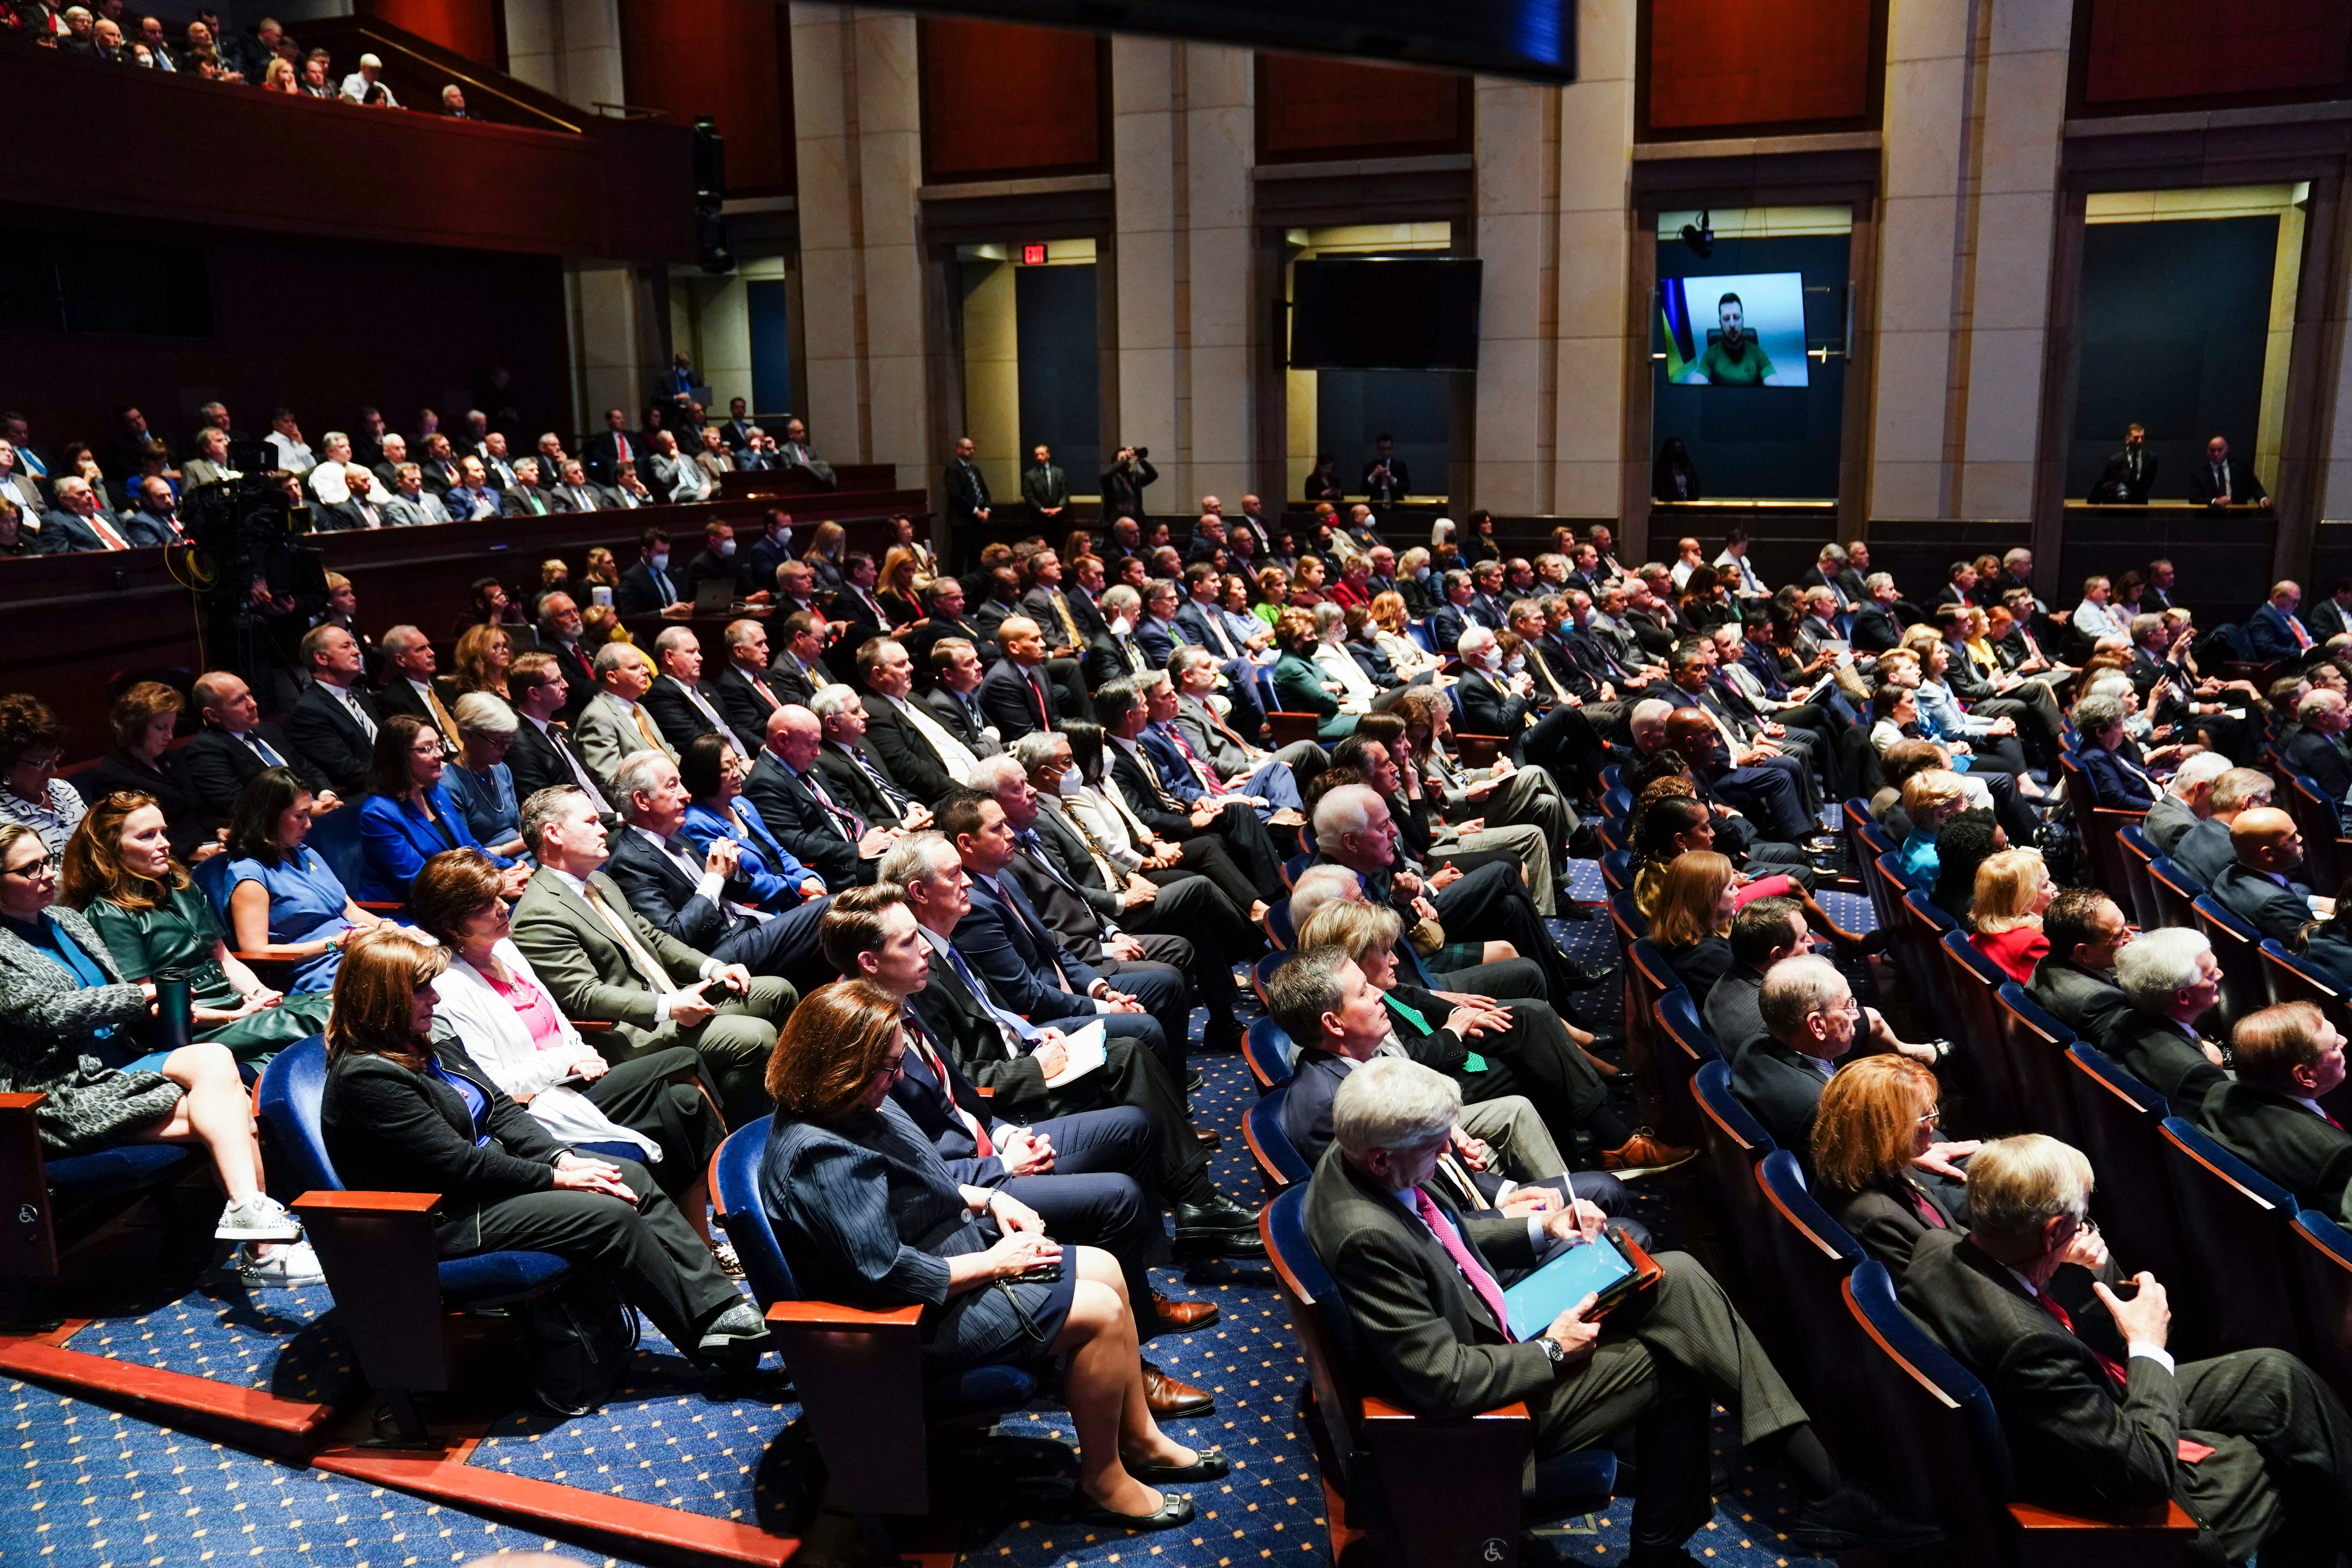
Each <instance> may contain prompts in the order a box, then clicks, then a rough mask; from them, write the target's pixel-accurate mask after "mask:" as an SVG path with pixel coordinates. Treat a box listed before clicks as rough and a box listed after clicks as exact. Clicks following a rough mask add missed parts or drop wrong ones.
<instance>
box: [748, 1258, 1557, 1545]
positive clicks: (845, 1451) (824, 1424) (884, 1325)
mask: <svg viewBox="0 0 2352 1568" xmlns="http://www.w3.org/2000/svg"><path fill="white" fill-rule="evenodd" d="M922 1315H923V1310H922V1308H921V1307H919V1306H912V1307H893V1308H890V1309H888V1310H873V1309H870V1308H865V1307H851V1306H845V1305H843V1304H842V1303H840V1302H837V1301H806V1300H803V1301H777V1302H775V1303H773V1304H772V1305H771V1306H770V1307H769V1308H768V1325H769V1327H770V1328H771V1329H772V1331H774V1334H775V1340H776V1350H777V1352H779V1353H780V1354H782V1357H783V1359H784V1364H785V1365H786V1366H789V1367H791V1368H792V1369H793V1386H794V1388H795V1390H796V1391H797V1392H798V1394H800V1399H801V1408H802V1409H803V1410H804V1411H805V1412H807V1414H808V1419H809V1426H810V1427H811V1428H812V1429H813V1431H814V1434H815V1436H816V1442H817V1452H818V1453H819V1454H820V1455H822V1456H823V1457H824V1462H825V1469H826V1471H827V1473H828V1474H829V1475H831V1476H832V1478H833V1480H834V1484H835V1485H836V1486H838V1487H840V1488H841V1489H842V1491H843V1494H844V1501H845V1502H846V1503H847V1505H848V1507H849V1509H850V1510H851V1511H852V1512H856V1513H924V1512H927V1511H929V1506H930V1504H929V1498H930V1474H929V1442H928V1436H927V1434H928V1426H929V1423H928V1421H927V1419H926V1416H925V1413H924V1385H925V1384H926V1383H927V1382H928V1381H929V1380H928V1379H927V1378H926V1377H925V1375H924V1373H923V1344H922V1331H921V1328H920V1327H919V1324H920V1321H921V1319H922ZM1514 1473H1516V1472H1514Z"/></svg>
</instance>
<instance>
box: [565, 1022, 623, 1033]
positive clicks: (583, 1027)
mask: <svg viewBox="0 0 2352 1568" xmlns="http://www.w3.org/2000/svg"><path fill="white" fill-rule="evenodd" d="M572 1027H573V1028H574V1029H577V1030H579V1031H580V1033H582V1034H583V1035H609V1034H611V1033H612V1032H613V1028H614V1025H613V1020H612V1019H610V1018H574V1019H572Z"/></svg>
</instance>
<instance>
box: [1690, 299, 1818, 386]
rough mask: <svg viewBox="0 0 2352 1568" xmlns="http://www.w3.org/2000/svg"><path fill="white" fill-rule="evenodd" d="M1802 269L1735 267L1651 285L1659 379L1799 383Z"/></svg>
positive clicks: (1802, 379) (1802, 335)
mask: <svg viewBox="0 0 2352 1568" xmlns="http://www.w3.org/2000/svg"><path fill="white" fill-rule="evenodd" d="M1804 283H1805V275H1804V274H1803V273H1801V272H1739V273H1725V274H1721V275H1718V276H1715V277H1704V278H1667V279H1662V280H1660V282H1659V284H1658V313H1659V317H1660V325H1661V326H1662V328H1663V329H1664V336H1665V346H1666V379H1667V380H1668V381H1671V382H1673V383H1674V384H1675V385H1677V386H1803V385H1805V384H1807V378H1806V374H1805V373H1806V368H1807V363H1808V362H1807V361H1806V358H1805V288H1804Z"/></svg>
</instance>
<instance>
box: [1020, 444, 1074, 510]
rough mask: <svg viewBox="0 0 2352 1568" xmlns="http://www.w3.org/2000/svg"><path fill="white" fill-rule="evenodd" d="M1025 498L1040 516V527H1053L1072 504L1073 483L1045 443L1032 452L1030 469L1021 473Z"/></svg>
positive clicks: (1033, 448) (1030, 453)
mask: <svg viewBox="0 0 2352 1568" xmlns="http://www.w3.org/2000/svg"><path fill="white" fill-rule="evenodd" d="M1021 499H1022V500H1024V501H1026V502H1028V503H1029V510H1030V511H1032V512H1033V513H1034V514H1035V515H1036V519H1037V526H1038V527H1040V528H1050V527H1052V526H1053V522H1054V520H1055V518H1057V517H1059V516H1061V515H1062V513H1063V511H1064V510H1066V508H1067V507H1068V506H1069V504H1070V481H1069V479H1068V477H1067V476H1066V475H1065V474H1064V473H1063V472H1062V466H1061V465H1060V464H1059V463H1056V462H1055V461H1054V454H1053V452H1052V451H1051V450H1050V449H1048V448H1047V447H1045V445H1044V444H1043V443H1040V444H1039V445H1037V446H1035V447H1031V448H1030V451H1029V466H1028V467H1027V468H1024V469H1022V470H1021Z"/></svg>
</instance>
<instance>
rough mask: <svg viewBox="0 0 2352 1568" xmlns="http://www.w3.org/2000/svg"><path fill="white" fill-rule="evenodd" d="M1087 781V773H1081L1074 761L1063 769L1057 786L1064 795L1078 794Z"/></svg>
mask: <svg viewBox="0 0 2352 1568" xmlns="http://www.w3.org/2000/svg"><path fill="white" fill-rule="evenodd" d="M1086 782H1087V781H1086V775H1085V774H1083V773H1079V772H1078V770H1077V766H1076V764H1075V763H1073V764H1072V765H1071V766H1069V767H1066V768H1064V769H1063V770H1062V776H1061V778H1060V779H1059V780H1057V781H1056V784H1055V787H1056V788H1058V789H1059V790H1060V791H1061V793H1062V794H1064V795H1076V794H1077V793H1078V791H1079V789H1080V788H1081V787H1083V786H1084V785H1085V784H1086Z"/></svg>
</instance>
